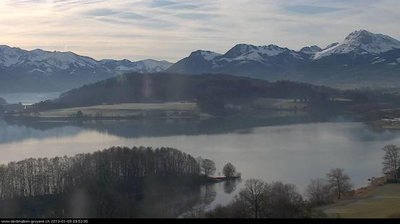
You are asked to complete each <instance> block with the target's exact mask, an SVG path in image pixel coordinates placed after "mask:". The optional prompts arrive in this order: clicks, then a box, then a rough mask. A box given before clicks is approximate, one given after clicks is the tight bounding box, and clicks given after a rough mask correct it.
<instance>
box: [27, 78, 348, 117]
mask: <svg viewBox="0 0 400 224" xmlns="http://www.w3.org/2000/svg"><path fill="white" fill-rule="evenodd" d="M338 94H340V91H338V90H334V89H332V88H329V87H322V86H321V87H320V86H313V85H310V84H304V83H296V82H290V81H278V82H274V83H271V82H268V81H265V80H258V79H251V78H246V77H237V76H231V75H222V74H204V75H182V74H164V73H159V74H136V73H134V74H126V75H121V76H118V77H115V78H111V79H107V80H103V81H99V82H97V83H94V84H90V85H85V86H83V87H80V88H78V89H74V90H71V91H68V92H66V93H64V94H62V95H61V96H60V98H59V99H57V100H55V101H47V102H41V103H38V104H36V105H34V108H36V109H39V110H40V109H49V108H50V109H52V108H57V107H76V106H91V105H99V104H117V103H149V102H153V103H154V102H171V101H192V102H193V101H200V102H201V103H203V104H205V103H207V102H208V101H211V103H212V102H213V100H217V101H246V100H248V99H254V98H258V97H272V98H288V99H292V98H293V99H294V98H296V99H307V100H313V99H322V98H325V97H330V96H337V95H338Z"/></svg>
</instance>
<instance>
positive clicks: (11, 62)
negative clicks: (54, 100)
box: [0, 45, 172, 91]
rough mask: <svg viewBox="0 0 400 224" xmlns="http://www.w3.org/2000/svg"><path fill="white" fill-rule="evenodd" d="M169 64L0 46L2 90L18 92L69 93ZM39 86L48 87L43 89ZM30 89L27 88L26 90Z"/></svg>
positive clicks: (162, 68)
mask: <svg viewBox="0 0 400 224" xmlns="http://www.w3.org/2000/svg"><path fill="white" fill-rule="evenodd" d="M171 65H172V63H169V62H167V61H156V60H151V59H148V60H142V61H136V62H132V61H129V60H109V59H106V60H101V61H97V60H95V59H93V58H90V57H86V56H80V55H77V54H75V53H73V52H59V51H53V52H51V51H44V50H41V49H36V50H32V51H27V50H23V49H20V48H15V47H9V46H6V45H1V46H0V87H1V90H6V91H10V90H8V89H12V90H14V89H15V88H16V89H19V90H18V91H38V90H37V89H42V88H45V89H46V90H51V91H61V90H67V89H69V88H74V87H78V86H80V85H83V84H86V83H89V82H94V81H98V80H101V79H105V78H109V77H113V76H116V75H120V74H122V73H127V72H138V73H155V72H161V71H164V70H165V69H167V68H168V67H169V66H171ZM37 83H42V84H45V86H43V85H41V86H39V85H38V84H37ZM26 86H28V87H27V89H25V87H26Z"/></svg>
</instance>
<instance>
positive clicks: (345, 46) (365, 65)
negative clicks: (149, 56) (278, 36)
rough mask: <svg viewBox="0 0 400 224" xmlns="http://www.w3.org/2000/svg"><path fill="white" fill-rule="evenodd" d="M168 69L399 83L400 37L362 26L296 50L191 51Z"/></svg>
mask: <svg viewBox="0 0 400 224" xmlns="http://www.w3.org/2000/svg"><path fill="white" fill-rule="evenodd" d="M167 72H174V73H184V74H202V73H225V74H233V75H239V76H247V77H252V78H259V79H266V80H271V81H273V80H293V81H302V82H310V83H314V84H325V85H333V86H336V87H337V86H341V87H362V86H370V87H390V86H399V85H400V83H399V81H400V73H399V72H400V41H398V40H396V39H394V38H392V37H389V36H387V35H383V34H374V33H371V32H368V31H366V30H359V31H354V32H352V33H351V34H349V35H348V36H347V37H346V38H345V39H344V40H343V41H342V42H340V43H333V44H330V45H329V46H327V47H326V48H320V47H318V46H310V47H304V48H302V49H301V50H300V51H295V50H291V49H288V48H283V47H279V46H276V45H268V46H254V45H249V44H238V45H236V46H234V47H233V48H232V49H230V50H229V51H228V52H226V53H225V54H219V53H215V52H211V51H203V50H198V51H195V52H192V53H191V54H190V55H189V56H188V57H186V58H184V59H182V60H180V61H178V62H177V63H175V64H174V65H172V66H171V67H169V68H168V69H167Z"/></svg>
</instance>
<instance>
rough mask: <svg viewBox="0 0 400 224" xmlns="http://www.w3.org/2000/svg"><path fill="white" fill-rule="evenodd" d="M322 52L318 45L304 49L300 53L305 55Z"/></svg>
mask: <svg viewBox="0 0 400 224" xmlns="http://www.w3.org/2000/svg"><path fill="white" fill-rule="evenodd" d="M320 51H322V49H321V48H320V47H318V46H316V45H313V46H309V47H303V48H302V49H301V50H300V52H302V53H304V54H315V53H317V52H320Z"/></svg>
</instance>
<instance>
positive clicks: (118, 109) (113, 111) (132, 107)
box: [36, 102, 200, 118]
mask: <svg viewBox="0 0 400 224" xmlns="http://www.w3.org/2000/svg"><path fill="white" fill-rule="evenodd" d="M78 111H81V112H82V113H83V115H85V116H92V117H96V116H97V117H128V116H140V115H143V113H147V112H157V111H160V112H163V113H166V114H173V113H175V114H176V113H177V112H187V113H192V114H193V113H200V111H199V109H198V107H197V104H196V103H181V102H171V103H125V104H115V105H97V106H90V107H74V108H65V109H57V110H49V111H43V112H40V114H38V115H37V114H36V116H38V117H48V118H51V117H71V116H74V115H76V114H77V112H78Z"/></svg>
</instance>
